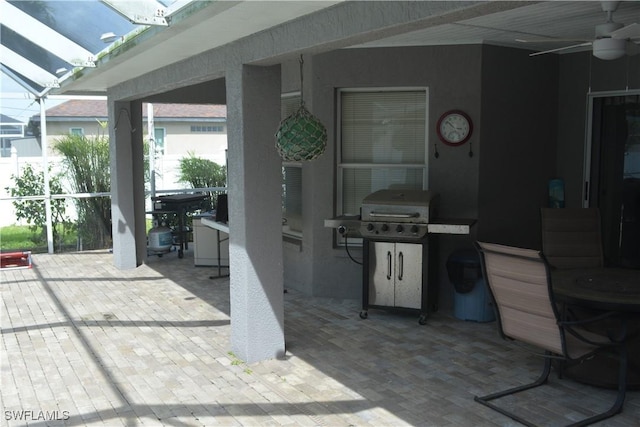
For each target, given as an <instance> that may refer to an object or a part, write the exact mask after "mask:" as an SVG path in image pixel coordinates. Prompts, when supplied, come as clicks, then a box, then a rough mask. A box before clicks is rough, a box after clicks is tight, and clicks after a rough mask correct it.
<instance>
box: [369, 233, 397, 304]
mask: <svg viewBox="0 0 640 427" xmlns="http://www.w3.org/2000/svg"><path fill="white" fill-rule="evenodd" d="M394 264H395V243H390V242H371V243H370V246H369V304H371V305H382V306H389V307H393V306H394V292H395V289H394V288H395V275H394Z"/></svg>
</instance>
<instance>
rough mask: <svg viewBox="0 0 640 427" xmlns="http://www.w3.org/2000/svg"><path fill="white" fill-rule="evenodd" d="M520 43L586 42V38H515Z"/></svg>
mask: <svg viewBox="0 0 640 427" xmlns="http://www.w3.org/2000/svg"><path fill="white" fill-rule="evenodd" d="M515 40H516V41H517V42H518V43H536V44H537V43H568V42H586V41H587V40H585V39H528V40H527V39H515Z"/></svg>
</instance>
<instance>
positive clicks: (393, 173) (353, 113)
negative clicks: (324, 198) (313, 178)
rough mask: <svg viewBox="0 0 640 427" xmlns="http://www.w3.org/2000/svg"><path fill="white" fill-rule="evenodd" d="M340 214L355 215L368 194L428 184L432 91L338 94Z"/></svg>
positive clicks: (378, 90)
mask: <svg viewBox="0 0 640 427" xmlns="http://www.w3.org/2000/svg"><path fill="white" fill-rule="evenodd" d="M338 95H339V96H338V103H339V104H338V121H339V125H338V132H339V135H338V144H339V149H338V158H337V162H338V163H337V170H338V177H337V178H338V190H337V191H338V194H337V203H338V206H337V213H338V214H343V215H350V214H352V215H357V214H359V213H360V207H361V206H362V200H363V199H364V197H366V196H367V195H368V194H370V193H372V192H374V191H377V190H381V189H387V188H406V189H415V190H423V189H426V188H427V179H428V169H427V153H428V150H427V129H428V126H427V117H428V115H427V105H428V90H427V89H426V88H419V89H418V88H413V89H404V88H402V89H398V88H392V89H366V90H361V89H342V90H340V91H339V94H338Z"/></svg>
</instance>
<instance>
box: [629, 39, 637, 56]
mask: <svg viewBox="0 0 640 427" xmlns="http://www.w3.org/2000/svg"><path fill="white" fill-rule="evenodd" d="M638 54H640V44H637V43H634V42H632V41H628V42H627V55H629V56H633V55H638Z"/></svg>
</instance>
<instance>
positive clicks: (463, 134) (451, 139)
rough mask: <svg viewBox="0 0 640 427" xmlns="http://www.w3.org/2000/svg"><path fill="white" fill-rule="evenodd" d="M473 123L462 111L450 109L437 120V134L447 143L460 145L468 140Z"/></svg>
mask: <svg viewBox="0 0 640 427" xmlns="http://www.w3.org/2000/svg"><path fill="white" fill-rule="evenodd" d="M472 130H473V125H472V123H471V119H470V118H469V116H467V115H466V114H465V113H463V112H462V111H450V112H448V113H445V114H443V115H442V117H440V120H438V125H437V132H438V136H439V137H440V139H441V140H442V142H444V143H445V144H448V145H462V144H464V143H465V142H467V141H468V140H469V138H470V137H471V132H472Z"/></svg>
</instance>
